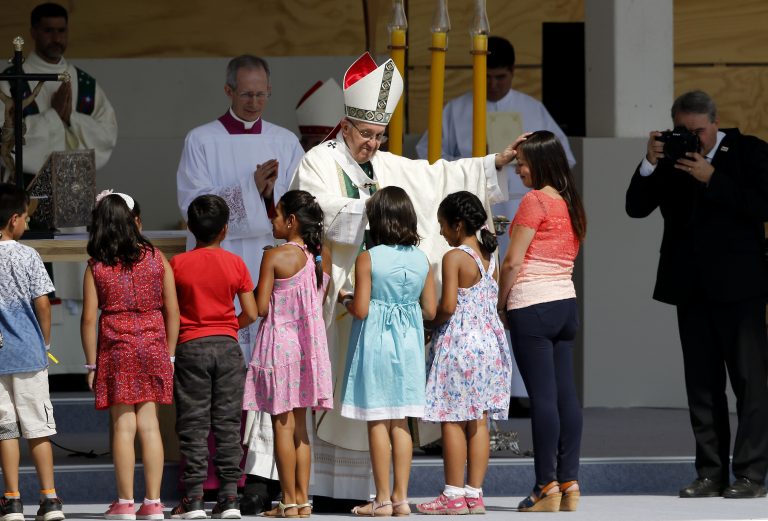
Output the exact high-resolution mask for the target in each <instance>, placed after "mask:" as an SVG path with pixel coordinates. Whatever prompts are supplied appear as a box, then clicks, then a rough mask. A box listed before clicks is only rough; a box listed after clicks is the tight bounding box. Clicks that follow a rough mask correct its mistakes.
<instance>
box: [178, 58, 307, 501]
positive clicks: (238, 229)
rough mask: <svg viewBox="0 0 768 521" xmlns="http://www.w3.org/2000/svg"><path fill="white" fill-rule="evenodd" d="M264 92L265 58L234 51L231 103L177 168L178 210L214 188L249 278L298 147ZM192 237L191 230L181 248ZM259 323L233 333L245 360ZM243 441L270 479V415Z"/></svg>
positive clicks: (250, 462)
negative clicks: (269, 116)
mask: <svg viewBox="0 0 768 521" xmlns="http://www.w3.org/2000/svg"><path fill="white" fill-rule="evenodd" d="M270 91H271V86H270V82H269V69H268V66H267V64H266V62H265V61H264V60H262V59H260V58H257V57H254V56H250V55H244V56H239V57H237V58H234V59H233V60H232V61H231V62H230V64H229V66H228V69H227V85H226V86H225V92H226V93H227V96H229V98H230V101H231V108H230V109H229V110H228V111H227V112H226V113H225V114H224V115H223V116H221V117H220V118H218V119H217V120H215V121H212V122H210V123H206V124H205V125H202V126H200V127H197V128H195V129H193V130H192V131H190V132H189V134H188V135H187V137H186V140H185V141H184V150H183V152H182V155H181V160H180V161H179V169H178V172H177V174H176V181H177V191H178V203H179V208H180V210H181V212H182V215H186V214H187V207H188V206H189V204H190V203H191V202H192V200H193V199H194V198H195V197H197V196H198V195H202V194H216V195H219V196H221V197H222V198H224V200H225V201H226V202H227V205H228V206H229V209H230V218H229V225H228V226H229V227H228V231H227V238H226V239H225V240H224V241H223V242H222V243H221V246H222V247H223V248H224V249H226V250H227V251H230V252H232V253H235V254H237V255H238V256H240V257H241V258H242V259H243V261H244V262H245V264H246V266H247V267H248V270H249V271H250V273H251V278H252V279H253V281H254V284H255V283H257V282H258V277H259V267H260V265H261V258H262V255H263V253H264V247H265V246H273V245H274V237H273V236H272V224H271V221H270V215H269V214H270V213H272V212H273V211H274V205H275V204H277V201H278V200H279V199H280V197H281V196H282V195H283V194H284V193H285V191H286V189H287V186H288V183H289V181H290V174H291V173H292V172H293V171H294V170H295V169H296V166H297V164H298V162H299V160H300V159H301V156H302V155H303V154H304V151H303V150H302V148H301V145H300V144H299V140H298V138H297V137H296V135H295V134H293V133H292V132H291V131H289V130H287V129H284V128H282V127H279V126H277V125H273V124H272V123H269V122H267V121H265V120H264V119H263V118H262V117H261V116H262V112H263V110H264V107H265V105H266V102H267V99H268V98H269V95H270ZM194 244H195V241H194V237H192V235H191V234H189V236H188V240H187V249H191V248H193V247H194ZM200 276H201V277H204V276H205V273H201V274H200ZM237 311H238V312H239V306H238V309H237ZM257 328H258V322H257V323H256V324H253V325H251V326H250V327H249V328H246V329H241V330H240V332H239V342H240V347H241V349H242V350H243V354H244V356H245V360H246V363H248V362H250V360H251V351H252V348H253V341H254V340H255V337H256V330H257ZM244 444H245V445H246V446H248V449H249V450H248V454H247V458H246V463H245V468H244V470H245V472H246V473H247V474H252V475H256V476H261V477H264V478H268V479H272V480H276V479H277V470H276V468H275V464H274V456H273V454H272V422H271V419H270V417H269V415H268V414H266V413H254V412H251V413H249V414H248V417H247V421H246V429H245V436H244ZM210 474H211V473H210V471H209V476H210ZM266 508H267V509H268V508H269V507H268V506H267V507H266ZM259 511H260V510H259Z"/></svg>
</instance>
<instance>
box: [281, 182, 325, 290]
mask: <svg viewBox="0 0 768 521" xmlns="http://www.w3.org/2000/svg"><path fill="white" fill-rule="evenodd" d="M278 204H279V205H280V209H281V211H282V212H283V216H284V217H285V218H286V219H287V218H288V216H289V215H293V216H295V217H296V220H297V221H298V222H299V233H300V235H301V238H302V240H303V241H304V244H306V246H307V251H309V253H311V254H312V255H314V257H315V278H316V279H317V287H318V288H320V287H322V285H323V260H322V253H323V209H322V208H320V205H319V204H317V199H315V197H314V196H313V195H312V194H310V193H309V192H305V191H304V190H290V191H288V192H285V194H283V196H282V197H281V198H280V202H279V203H278Z"/></svg>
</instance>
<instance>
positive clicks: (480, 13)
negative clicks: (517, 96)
mask: <svg viewBox="0 0 768 521" xmlns="http://www.w3.org/2000/svg"><path fill="white" fill-rule="evenodd" d="M489 32H490V27H489V25H488V16H487V15H486V12H485V0H475V17H474V20H473V22H472V30H471V31H470V34H471V35H472V100H473V102H472V155H473V156H475V157H477V156H484V155H485V154H487V153H488V144H487V137H486V110H487V108H486V99H487V94H486V90H485V89H486V83H487V81H488V80H487V77H486V74H487V70H486V69H487V58H488V33H489Z"/></svg>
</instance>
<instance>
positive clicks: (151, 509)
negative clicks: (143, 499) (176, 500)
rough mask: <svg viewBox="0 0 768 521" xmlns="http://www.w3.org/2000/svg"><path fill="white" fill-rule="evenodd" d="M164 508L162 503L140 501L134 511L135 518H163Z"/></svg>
mask: <svg viewBox="0 0 768 521" xmlns="http://www.w3.org/2000/svg"><path fill="white" fill-rule="evenodd" d="M164 508H165V505H163V504H162V503H151V504H147V503H142V504H141V506H140V507H139V510H138V511H137V512H136V519H165V514H164V513H163V509H164Z"/></svg>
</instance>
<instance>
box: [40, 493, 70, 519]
mask: <svg viewBox="0 0 768 521" xmlns="http://www.w3.org/2000/svg"><path fill="white" fill-rule="evenodd" d="M61 519H64V509H63V507H62V505H61V499H59V498H57V497H49V498H45V499H44V500H42V501H41V502H40V508H38V509H37V514H36V515H35V521H60V520H61Z"/></svg>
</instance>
